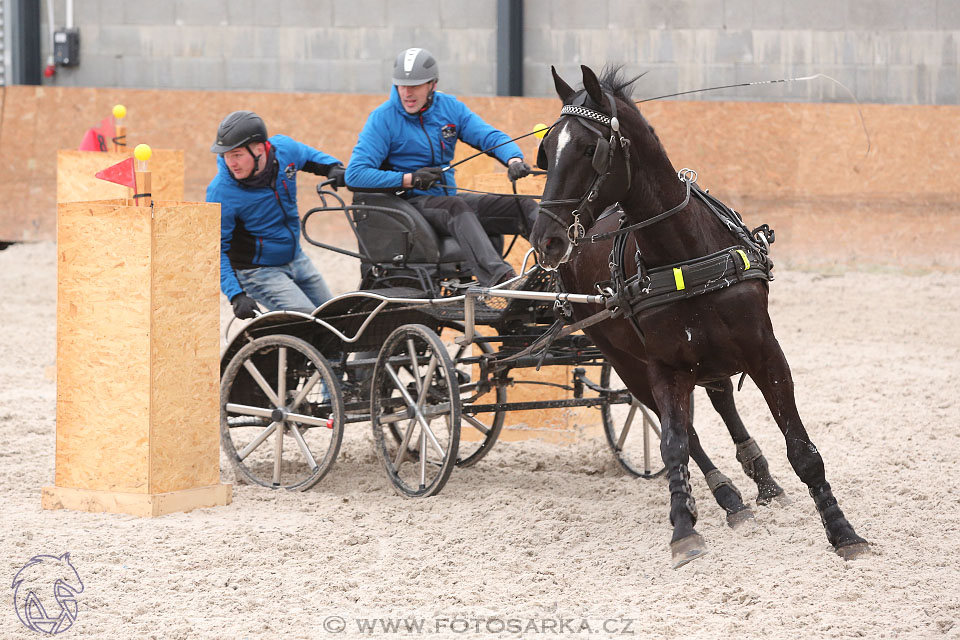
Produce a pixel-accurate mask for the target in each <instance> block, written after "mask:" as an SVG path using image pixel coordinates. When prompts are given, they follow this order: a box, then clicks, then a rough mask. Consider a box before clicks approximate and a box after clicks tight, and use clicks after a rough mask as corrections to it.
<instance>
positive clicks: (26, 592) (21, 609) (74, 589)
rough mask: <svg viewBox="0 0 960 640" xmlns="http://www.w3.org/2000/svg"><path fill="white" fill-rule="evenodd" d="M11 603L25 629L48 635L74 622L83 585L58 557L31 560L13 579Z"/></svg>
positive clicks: (65, 560) (66, 561) (66, 555)
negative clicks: (78, 597) (78, 595)
mask: <svg viewBox="0 0 960 640" xmlns="http://www.w3.org/2000/svg"><path fill="white" fill-rule="evenodd" d="M11 588H12V589H13V603H14V605H15V606H16V609H17V617H18V618H20V622H22V623H23V624H24V625H25V626H26V627H27V628H29V629H32V630H33V631H39V632H40V633H45V634H48V635H53V634H56V633H60V632H61V631H66V630H67V629H69V628H70V627H71V626H73V623H74V621H76V619H77V594H79V593H82V592H83V581H82V580H80V575H79V574H78V573H77V570H76V569H75V568H74V567H73V564H71V562H70V553H69V552H67V553H64V554H63V555H61V556H34V557H32V558H30V562H28V563H27V564H25V565H24V566H23V568H22V569H20V571H18V572H17V575H16V576H14V578H13V585H12V586H11Z"/></svg>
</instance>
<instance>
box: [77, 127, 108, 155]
mask: <svg viewBox="0 0 960 640" xmlns="http://www.w3.org/2000/svg"><path fill="white" fill-rule="evenodd" d="M106 150H107V140H106V138H104V137H103V134H102V133H100V131H99V130H98V129H97V128H96V127H93V128H92V129H87V132H86V133H85V134H83V140H82V141H81V142H80V151H106Z"/></svg>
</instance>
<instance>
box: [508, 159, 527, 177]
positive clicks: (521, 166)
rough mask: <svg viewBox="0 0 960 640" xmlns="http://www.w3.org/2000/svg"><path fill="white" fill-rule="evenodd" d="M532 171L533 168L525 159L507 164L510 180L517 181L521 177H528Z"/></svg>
mask: <svg viewBox="0 0 960 640" xmlns="http://www.w3.org/2000/svg"><path fill="white" fill-rule="evenodd" d="M531 171H533V169H532V168H531V167H530V165H528V164H527V163H526V162H524V161H523V160H517V161H516V162H511V163H510V164H509V165H508V166H507V176H508V177H509V178H510V182H516V181H517V180H519V179H520V178H526V177H527V176H528V175H530V172H531Z"/></svg>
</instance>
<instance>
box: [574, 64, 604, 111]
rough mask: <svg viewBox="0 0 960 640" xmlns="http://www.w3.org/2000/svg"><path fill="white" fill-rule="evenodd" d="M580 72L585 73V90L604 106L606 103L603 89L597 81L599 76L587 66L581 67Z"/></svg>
mask: <svg viewBox="0 0 960 640" xmlns="http://www.w3.org/2000/svg"><path fill="white" fill-rule="evenodd" d="M580 70H581V71H583V88H584V89H586V90H587V95H588V96H590V98H591V99H592V100H593V101H594V102H596V103H597V104H598V105H601V106H604V105H605V103H606V101H605V100H604V99H603V89H602V88H601V87H600V81H599V80H597V74H595V73H594V72H593V69H591V68H590V67H588V66H587V65H585V64H582V65H580Z"/></svg>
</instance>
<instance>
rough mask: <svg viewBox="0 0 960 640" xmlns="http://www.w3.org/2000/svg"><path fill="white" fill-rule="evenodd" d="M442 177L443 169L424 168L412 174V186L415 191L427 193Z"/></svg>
mask: <svg viewBox="0 0 960 640" xmlns="http://www.w3.org/2000/svg"><path fill="white" fill-rule="evenodd" d="M442 175H443V169H441V168H440V167H424V168H423V169H417V170H416V171H414V172H413V173H412V174H410V185H411V186H412V187H413V188H414V189H420V190H421V191H426V190H427V189H429V188H430V187H432V186H433V185H434V184H436V183H437V181H438V180H440V176H442Z"/></svg>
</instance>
